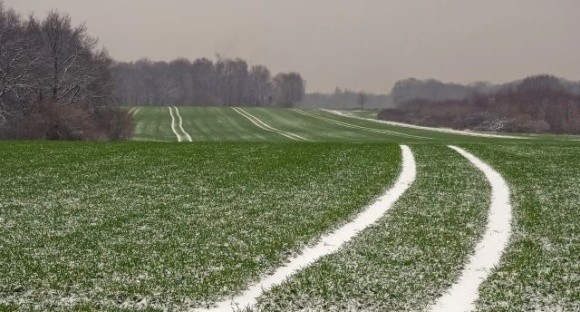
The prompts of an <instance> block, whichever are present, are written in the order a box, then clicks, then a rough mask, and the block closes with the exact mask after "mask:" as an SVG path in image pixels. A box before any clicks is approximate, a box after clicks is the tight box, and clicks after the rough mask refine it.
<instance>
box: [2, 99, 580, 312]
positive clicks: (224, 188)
mask: <svg viewBox="0 0 580 312" xmlns="http://www.w3.org/2000/svg"><path fill="white" fill-rule="evenodd" d="M131 113H133V114H134V116H135V120H136V127H135V136H134V140H133V141H131V142H118V143H88V142H0V159H1V160H2V164H3V166H2V169H0V194H1V195H0V310H1V311H17V310H25V311H27V310H34V311H47V310H58V311H70V310H84V311H101V310H107V311H136V310H148V311H184V310H190V309H204V308H209V307H212V306H213V305H214V303H216V302H220V301H223V300H227V299H228V298H231V297H232V296H235V295H238V294H240V293H243V292H244V290H245V289H246V288H248V287H249V286H250V285H252V284H254V283H256V282H258V281H260V280H261V279H263V278H264V277H266V276H268V275H269V274H271V273H273V272H274V271H275V270H276V268H278V267H280V266H283V265H285V263H287V262H288V261H290V260H291V259H293V257H294V256H296V255H299V254H300V253H301V251H302V250H303V249H304V247H306V246H313V245H314V244H316V243H317V242H318V241H319V239H320V237H321V236H322V235H324V234H325V233H329V232H332V231H333V230H335V229H340V228H341V227H343V226H344V225H346V224H349V223H350V222H351V221H352V220H353V219H355V217H356V216H357V214H358V213H360V212H361V211H363V210H365V208H366V207H367V206H368V205H369V204H371V203H372V202H373V201H374V200H375V199H377V198H378V197H379V196H380V195H381V194H382V193H383V192H384V191H385V190H387V189H390V188H391V187H392V186H393V185H394V184H395V181H396V180H397V177H398V175H399V173H400V172H401V170H402V164H401V163H402V158H401V149H400V147H399V145H400V144H405V145H408V146H409V147H410V149H411V151H412V153H413V154H414V157H415V160H416V164H417V168H416V169H417V175H416V179H415V181H414V182H413V184H412V185H411V186H410V188H409V189H408V190H407V191H406V192H405V193H404V194H403V195H402V196H401V198H400V199H399V200H398V201H397V202H396V203H395V204H394V206H393V207H392V209H391V210H389V211H388V212H387V213H386V214H385V215H384V216H382V217H381V218H380V220H379V221H378V222H376V223H375V224H373V225H372V226H371V227H369V228H367V229H365V230H364V231H362V232H360V233H359V234H358V235H357V236H356V237H354V239H352V240H350V241H349V242H347V243H346V244H345V245H344V246H342V248H341V249H340V250H339V251H338V252H336V253H333V254H330V255H327V256H325V257H323V258H322V259H320V260H318V261H316V262H315V263H313V264H312V265H310V266H309V267H307V268H305V269H304V270H302V271H300V272H297V274H296V275H293V276H291V277H290V278H289V279H288V280H286V281H285V282H283V283H281V284H279V285H275V287H274V288H272V289H271V290H270V291H267V292H265V293H264V294H263V295H261V296H260V297H259V298H258V302H257V305H256V306H255V308H256V309H259V310H260V311H417V310H419V311H421V310H428V309H429V307H430V306H431V305H432V304H433V303H434V302H435V301H436V300H437V298H439V297H440V296H441V295H442V294H443V293H445V292H446V291H447V289H448V288H449V287H450V286H451V285H452V284H454V282H455V281H456V280H457V279H458V277H459V276H460V273H461V272H462V270H463V268H464V266H465V262H466V261H467V259H468V258H469V257H470V256H471V255H473V254H474V248H475V246H476V244H477V242H479V241H480V240H481V239H482V237H483V236H484V232H485V228H486V220H487V219H486V218H487V216H488V211H489V205H490V192H491V187H490V184H489V182H488V180H487V179H486V177H485V176H484V174H483V173H482V172H481V171H479V170H478V169H477V168H475V167H474V166H473V165H472V164H471V163H470V162H469V161H468V160H467V159H466V158H464V157H462V156H461V155H460V154H458V153H457V152H455V151H453V150H452V149H450V148H448V147H447V146H448V145H451V144H452V145H457V146H459V147H461V148H463V149H465V150H467V151H468V152H470V153H472V154H474V155H475V156H477V157H479V158H480V159H481V160H483V161H485V162H486V163H488V164H489V165H490V166H491V167H492V168H494V169H495V170H496V171H497V172H499V173H500V174H501V175H502V176H503V178H504V179H505V180H506V181H507V183H508V186H509V189H510V191H511V205H512V209H513V214H512V215H513V219H512V224H511V227H512V229H511V231H512V235H511V237H510V241H509V244H508V245H507V247H506V249H505V251H504V252H503V256H502V258H501V261H500V262H499V264H498V265H497V266H496V267H495V268H494V270H493V271H492V272H490V273H491V274H490V275H489V277H488V278H487V279H486V280H485V281H484V282H483V284H481V287H480V288H479V296H478V300H477V302H476V305H475V309H476V310H481V311H536V310H538V311H578V310H580V286H579V285H580V256H579V255H580V157H579V155H580V141H579V140H578V137H574V136H522V138H521V139H514V138H498V137H484V136H473V135H464V134H459V133H447V132H441V131H432V130H428V129H416V128H411V127H403V126H396V125H391V124H384V123H380V122H377V121H372V120H370V119H372V118H373V114H374V112H364V111H359V112H347V113H343V114H342V115H341V114H338V113H336V112H332V111H324V110H300V109H277V108H241V109H240V108H227V107H207V108H203V107H179V108H177V109H174V108H171V109H170V108H168V107H142V108H138V109H136V108H133V109H131ZM349 114H350V115H349ZM189 138H191V141H192V142H191V143H190V142H189V141H190V140H189ZM178 141H181V143H177V142H178ZM230 310H231V309H230Z"/></svg>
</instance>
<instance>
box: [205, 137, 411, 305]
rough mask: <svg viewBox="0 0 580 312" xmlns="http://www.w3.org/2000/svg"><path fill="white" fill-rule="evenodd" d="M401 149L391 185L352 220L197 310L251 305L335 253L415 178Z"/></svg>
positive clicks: (405, 150)
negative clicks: (208, 306)
mask: <svg viewBox="0 0 580 312" xmlns="http://www.w3.org/2000/svg"><path fill="white" fill-rule="evenodd" d="M401 150H402V155H403V160H402V170H401V173H400V174H399V177H398V178H397V180H396V182H395V184H394V185H393V187H392V188H390V189H389V190H387V191H386V192H385V193H384V194H383V195H382V196H380V197H379V198H378V199H377V200H376V201H375V202H374V203H373V204H372V205H370V206H369V207H368V208H367V209H365V210H364V211H363V212H361V213H359V214H358V215H357V216H356V218H355V219H354V220H353V221H351V222H349V223H347V224H345V225H344V226H342V227H340V228H338V229H337V230H335V231H333V232H331V233H329V234H326V235H324V236H323V237H322V238H321V239H320V241H319V242H318V244H316V245H315V246H312V247H307V248H305V249H303V250H302V252H301V254H300V255H299V256H296V257H294V258H292V259H290V260H289V262H288V263H286V264H285V265H284V266H282V267H279V268H278V269H276V271H275V272H274V274H272V275H269V276H267V277H265V278H263V279H262V280H261V281H259V282H258V283H256V284H254V285H252V286H251V287H250V288H248V289H247V290H246V291H245V292H244V293H242V294H241V295H239V296H236V297H234V298H231V299H226V300H224V301H222V302H219V303H217V306H216V307H214V308H211V309H198V310H196V311H235V310H245V309H248V308H252V307H253V306H254V305H255V304H256V303H257V299H258V297H259V296H261V295H262V294H263V293H264V292H266V291H268V290H269V289H271V288H272V287H274V286H276V285H279V284H281V283H283V282H284V281H285V280H287V279H288V278H289V277H290V276H292V275H294V274H296V273H298V272H299V271H301V270H303V269H305V268H306V267H308V266H309V265H311V264H313V263H314V262H316V261H317V260H319V259H320V258H322V257H324V256H326V255H329V254H332V253H335V252H336V251H337V250H339V249H340V248H341V247H342V246H343V245H344V244H345V243H347V242H348V241H350V240H351V239H352V238H354V237H355V236H356V235H357V234H358V233H360V232H361V231H362V230H364V229H365V228H367V227H369V226H371V225H372V224H374V223H375V222H377V221H378V220H379V219H380V218H381V217H382V216H383V215H384V214H385V213H386V212H387V211H388V210H389V209H390V208H391V207H392V206H393V205H394V204H395V202H396V201H397V200H398V199H399V198H400V197H401V196H402V195H403V194H404V193H405V191H406V190H407V189H408V188H409V187H410V186H411V184H412V183H413V182H414V181H415V177H416V173H417V171H416V170H417V169H416V164H415V158H414V156H413V153H412V151H411V149H410V148H409V147H408V146H405V145H402V146H401Z"/></svg>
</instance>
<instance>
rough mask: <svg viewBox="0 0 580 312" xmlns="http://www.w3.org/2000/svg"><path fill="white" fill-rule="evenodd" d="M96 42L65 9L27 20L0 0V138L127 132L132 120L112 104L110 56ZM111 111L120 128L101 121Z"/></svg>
mask: <svg viewBox="0 0 580 312" xmlns="http://www.w3.org/2000/svg"><path fill="white" fill-rule="evenodd" d="M96 44H97V40H95V39H93V38H91V37H90V36H89V35H88V33H87V29H86V27H85V26H84V25H81V26H78V27H73V26H72V24H71V19H70V17H69V16H68V15H66V14H61V13H58V12H56V11H52V12H50V13H49V14H48V16H47V17H46V18H45V19H43V20H37V19H36V18H35V17H33V16H31V17H29V18H28V19H27V20H25V19H22V18H21V17H20V16H18V15H17V14H16V13H15V12H14V11H12V10H9V9H5V7H4V5H3V3H2V2H1V1H0V137H3V138H11V137H12V138H15V137H27V138H62V139H86V138H95V139H97V138H98V139H106V138H112V137H114V136H115V137H117V138H120V137H127V136H128V134H127V130H129V131H130V129H131V125H132V122H131V121H130V120H128V119H124V118H122V117H121V116H122V115H123V114H124V113H123V112H121V111H119V110H118V109H116V108H114V107H113V106H112V103H113V102H112V87H113V85H112V76H111V67H112V65H113V61H112V59H111V58H110V57H109V55H108V53H107V52H106V51H105V50H98V49H97V48H96ZM105 112H106V114H105ZM113 115H116V116H117V117H119V118H117V120H121V121H123V122H126V123H127V126H126V127H122V129H123V131H118V130H114V129H113V127H112V125H110V124H107V123H106V122H103V120H102V118H108V119H109V120H113V118H112V117H115V116H113ZM117 128H118V127H117ZM121 132H123V133H122V134H120V133H121Z"/></svg>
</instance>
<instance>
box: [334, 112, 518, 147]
mask: <svg viewBox="0 0 580 312" xmlns="http://www.w3.org/2000/svg"><path fill="white" fill-rule="evenodd" d="M323 110H324V111H327V112H329V113H332V114H335V115H339V116H345V117H350V118H355V119H361V120H368V121H373V122H378V123H382V124H387V125H391V126H398V127H406V128H413V129H419V130H427V131H438V132H443V133H452V134H462V135H469V136H476V137H484V138H502V139H522V140H526V139H529V138H527V137H520V136H512V135H501V134H493V133H482V132H472V131H462V130H455V129H449V128H434V127H425V126H417V125H411V124H406V123H402V122H395V121H387V120H378V119H371V118H364V117H359V116H354V115H351V114H348V113H343V112H340V111H337V110H329V109H323Z"/></svg>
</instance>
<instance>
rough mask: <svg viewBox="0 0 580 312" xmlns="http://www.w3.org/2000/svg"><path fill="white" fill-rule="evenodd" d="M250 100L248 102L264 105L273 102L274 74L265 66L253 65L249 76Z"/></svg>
mask: <svg viewBox="0 0 580 312" xmlns="http://www.w3.org/2000/svg"><path fill="white" fill-rule="evenodd" d="M248 93H249V102H248V104H252V105H256V106H264V105H266V104H271V103H269V102H270V99H271V97H272V75H271V74H270V71H269V70H268V68H266V67H265V66H261V65H258V66H252V69H251V70H250V77H249V86H248Z"/></svg>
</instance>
